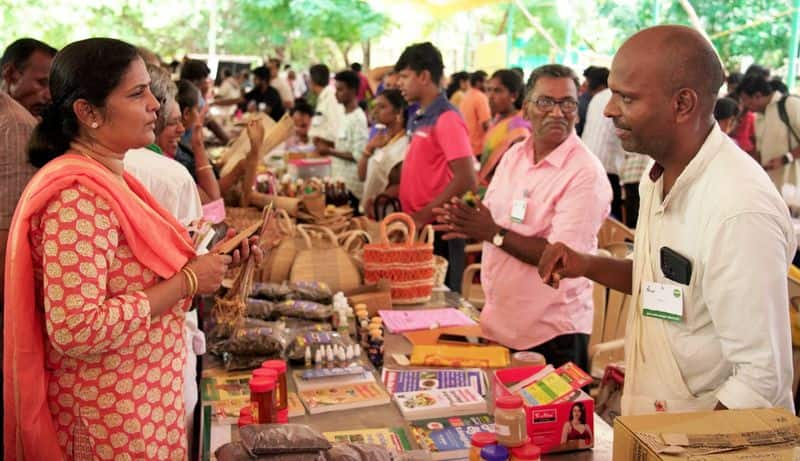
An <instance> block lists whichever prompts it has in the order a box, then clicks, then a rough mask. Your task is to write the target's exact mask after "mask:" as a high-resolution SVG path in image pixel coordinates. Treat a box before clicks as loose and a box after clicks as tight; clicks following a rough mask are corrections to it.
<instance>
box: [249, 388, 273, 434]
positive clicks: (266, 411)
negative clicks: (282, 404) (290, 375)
mask: <svg viewBox="0 0 800 461" xmlns="http://www.w3.org/2000/svg"><path fill="white" fill-rule="evenodd" d="M275 388H276V385H275V380H273V379H269V378H264V377H259V378H255V377H254V378H251V379H250V408H251V410H252V413H253V421H255V422H257V423H258V424H270V423H272V422H274V421H276V419H277V415H276V411H275V395H274V392H275Z"/></svg>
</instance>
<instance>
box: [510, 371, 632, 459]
mask: <svg viewBox="0 0 800 461" xmlns="http://www.w3.org/2000/svg"><path fill="white" fill-rule="evenodd" d="M542 368H544V367H543V366H528V367H517V368H506V369H504V370H497V371H495V372H494V396H495V399H496V398H498V397H502V396H504V395H509V394H510V393H511V392H510V391H509V390H508V386H510V385H511V384H513V383H517V382H520V381H523V380H524V379H526V378H529V377H531V376H533V375H534V374H536V373H537V372H539V370H541V369H542ZM590 379H591V378H590ZM575 387H576V390H575V391H574V393H571V394H569V395H568V396H567V397H566V398H562V399H558V400H556V401H554V402H552V403H549V404H546V405H537V406H533V407H532V406H528V405H527V404H526V405H525V422H526V424H527V426H528V436H529V437H530V439H531V442H533V443H534V444H536V445H537V446H539V448H541V449H542V453H555V452H561V451H572V450H583V449H589V448H592V447H593V446H594V400H592V398H591V397H589V396H588V395H587V394H586V393H585V392H583V391H581V390H580V389H579V387H580V386H579V385H578V384H576V385H575ZM573 407H581V408H582V409H583V414H584V417H585V423H586V426H588V440H587V438H586V435H587V434H586V431H584V433H583V434H582V435H581V436H582V438H579V439H575V438H574V437H568V436H567V434H568V433H569V432H570V431H569V429H570V426H569V423H570V414H571V413H572V409H573ZM565 438H566V439H567V440H566V441H564V442H562V440H563V439H565ZM620 459H622V458H620Z"/></svg>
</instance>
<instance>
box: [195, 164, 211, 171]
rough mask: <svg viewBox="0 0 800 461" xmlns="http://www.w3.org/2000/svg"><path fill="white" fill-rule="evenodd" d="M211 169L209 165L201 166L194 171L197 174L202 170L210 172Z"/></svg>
mask: <svg viewBox="0 0 800 461" xmlns="http://www.w3.org/2000/svg"><path fill="white" fill-rule="evenodd" d="M211 168H213V167H212V166H211V165H210V164H209V165H203V166H201V167H197V168H196V170H197V172H198V173H199V172H201V171H203V170H210V169H211Z"/></svg>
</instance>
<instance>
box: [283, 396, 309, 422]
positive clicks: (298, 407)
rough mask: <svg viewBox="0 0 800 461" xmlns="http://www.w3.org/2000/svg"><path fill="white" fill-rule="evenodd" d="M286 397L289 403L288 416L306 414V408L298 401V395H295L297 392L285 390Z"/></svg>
mask: <svg viewBox="0 0 800 461" xmlns="http://www.w3.org/2000/svg"><path fill="white" fill-rule="evenodd" d="M286 398H287V400H288V403H289V417H290V418H294V417H296V416H303V415H305V414H306V408H305V407H304V406H303V402H301V401H300V397H298V396H297V392H287V393H286Z"/></svg>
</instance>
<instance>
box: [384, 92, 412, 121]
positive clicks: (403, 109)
mask: <svg viewBox="0 0 800 461" xmlns="http://www.w3.org/2000/svg"><path fill="white" fill-rule="evenodd" d="M379 96H383V97H384V98H386V100H387V101H389V104H391V105H392V107H394V108H395V109H396V110H397V111H398V112H400V114H401V115H402V117H403V126H406V122H408V102H406V98H404V97H403V93H402V92H401V91H400V90H397V89H394V88H392V89H388V90H383V93H381V94H380V95H379Z"/></svg>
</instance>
